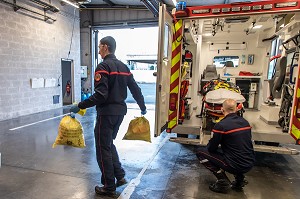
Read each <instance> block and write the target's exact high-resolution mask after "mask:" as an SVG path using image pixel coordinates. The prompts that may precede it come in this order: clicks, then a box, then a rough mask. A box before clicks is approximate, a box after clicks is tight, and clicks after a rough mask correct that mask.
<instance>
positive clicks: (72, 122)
mask: <svg viewBox="0 0 300 199" xmlns="http://www.w3.org/2000/svg"><path fill="white" fill-rule="evenodd" d="M56 145H70V146H73V147H79V148H83V147H85V142H84V136H83V128H82V125H81V123H80V122H79V121H78V120H77V119H76V118H72V117H71V116H65V117H63V118H62V119H61V121H60V124H59V127H58V135H57V137H56V140H55V142H54V144H53V145H52V148H55V147H56Z"/></svg>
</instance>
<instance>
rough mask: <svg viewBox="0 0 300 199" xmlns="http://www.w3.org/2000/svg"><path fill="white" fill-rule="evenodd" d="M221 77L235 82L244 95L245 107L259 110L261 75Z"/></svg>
mask: <svg viewBox="0 0 300 199" xmlns="http://www.w3.org/2000/svg"><path fill="white" fill-rule="evenodd" d="M221 79H224V80H226V81H229V82H232V83H234V84H236V85H237V86H238V87H239V88H240V89H241V92H242V95H243V96H244V97H245V99H246V101H245V102H244V107H245V108H251V109H257V110H260V104H261V101H260V98H261V97H260V96H261V93H260V92H261V91H260V90H261V89H260V86H261V85H260V84H261V82H262V81H261V79H262V76H221Z"/></svg>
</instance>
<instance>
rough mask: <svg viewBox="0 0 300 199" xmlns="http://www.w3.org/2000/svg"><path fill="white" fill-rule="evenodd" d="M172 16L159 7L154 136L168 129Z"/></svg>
mask: <svg viewBox="0 0 300 199" xmlns="http://www.w3.org/2000/svg"><path fill="white" fill-rule="evenodd" d="M172 20H173V18H172V16H171V15H170V14H169V12H168V11H167V9H166V5H165V4H161V5H160V6H159V29H158V32H159V33H158V34H159V35H158V41H159V42H158V53H157V80H156V105H155V129H154V135H155V136H159V135H160V134H161V132H163V131H164V130H165V129H166V128H167V122H168V111H169V93H170V74H171V59H172Z"/></svg>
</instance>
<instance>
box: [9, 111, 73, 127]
mask: <svg viewBox="0 0 300 199" xmlns="http://www.w3.org/2000/svg"><path fill="white" fill-rule="evenodd" d="M69 114H70V113H66V114H63V115H59V116H56V117H51V118H48V119H45V120H41V121H38V122H33V123H31V124H26V125H23V126H19V127H16V128H12V129H9V130H10V131H14V130H17V129H21V128H24V127H27V126H32V125H35V124H38V123H41V122H46V121H49V120H53V119H55V118H58V117H63V116H65V115H69Z"/></svg>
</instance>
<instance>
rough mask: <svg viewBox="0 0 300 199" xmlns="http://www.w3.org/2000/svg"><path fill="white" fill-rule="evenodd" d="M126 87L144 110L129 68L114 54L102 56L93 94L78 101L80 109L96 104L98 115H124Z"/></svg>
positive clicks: (143, 104)
mask: <svg viewBox="0 0 300 199" xmlns="http://www.w3.org/2000/svg"><path fill="white" fill-rule="evenodd" d="M127 87H128V88H129V90H130V92H131V93H132V96H133V98H134V99H135V100H136V102H137V104H138V105H139V107H140V109H141V110H142V111H144V110H146V106H145V102H144V97H143V95H142V92H141V89H140V87H139V86H138V85H137V83H136V81H135V80H134V78H133V75H132V74H131V72H130V70H129V68H128V67H127V66H126V65H125V64H124V63H122V62H121V61H119V60H118V59H117V58H116V56H115V55H114V54H109V55H107V56H105V57H104V59H103V62H101V63H100V64H99V65H98V66H97V68H96V70H95V77H94V90H95V92H94V94H93V95H91V97H89V98H88V99H86V100H84V101H83V102H80V103H79V104H78V107H79V108H81V109H85V108H89V107H92V106H96V109H97V113H98V115H125V114H126V113H127V106H126V103H125V99H126V98H127Z"/></svg>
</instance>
